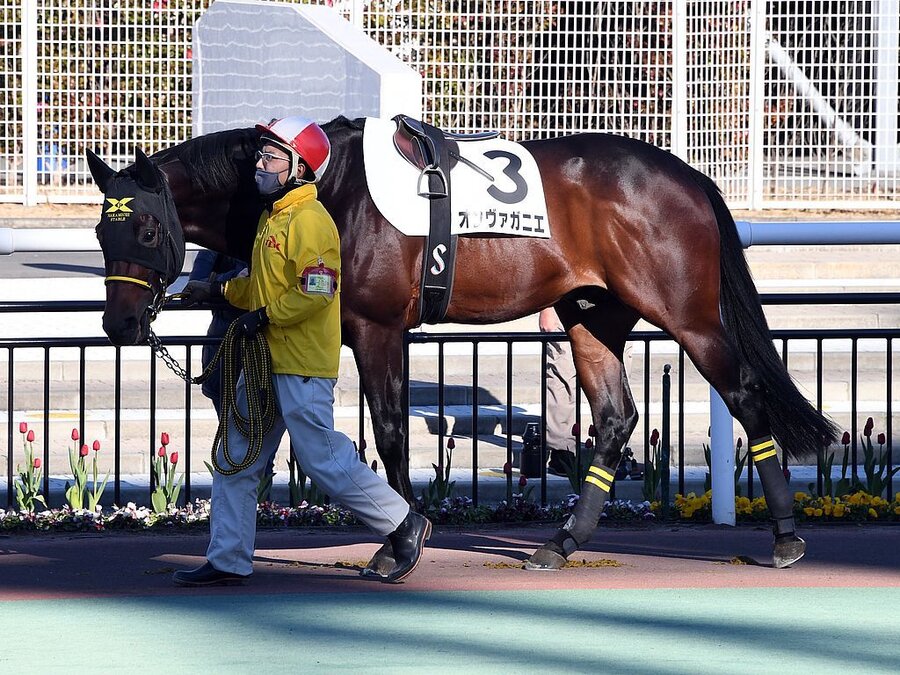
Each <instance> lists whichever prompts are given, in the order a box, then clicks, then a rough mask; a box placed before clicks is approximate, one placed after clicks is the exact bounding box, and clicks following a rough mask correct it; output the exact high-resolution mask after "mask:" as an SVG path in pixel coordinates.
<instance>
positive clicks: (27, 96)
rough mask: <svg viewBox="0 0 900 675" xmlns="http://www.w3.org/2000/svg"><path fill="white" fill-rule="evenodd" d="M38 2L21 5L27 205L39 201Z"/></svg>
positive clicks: (23, 127) (24, 182)
mask: <svg viewBox="0 0 900 675" xmlns="http://www.w3.org/2000/svg"><path fill="white" fill-rule="evenodd" d="M37 24H38V11H37V3H36V2H25V3H23V4H22V183H23V188H24V192H25V194H24V201H25V206H33V205H35V204H37V201H38V182H37V158H38V140H37V132H38V122H37V101H38V88H37V33H38V30H37V28H38V25H37Z"/></svg>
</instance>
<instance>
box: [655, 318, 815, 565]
mask: <svg viewBox="0 0 900 675" xmlns="http://www.w3.org/2000/svg"><path fill="white" fill-rule="evenodd" d="M670 332H672V335H673V337H675V339H676V340H678V342H679V344H681V346H682V347H684V350H685V352H687V354H688V356H690V358H691V361H693V363H694V365H695V366H696V367H697V370H699V371H700V374H701V375H703V377H704V378H706V381H707V382H709V383H710V384H711V385H712V386H713V388H714V389H715V390H716V391H717V392H719V395H720V396H721V397H722V400H723V401H724V402H725V405H726V406H728V410H729V412H731V414H732V415H733V416H734V417H735V418H736V419H737V420H738V422H740V424H741V426H743V427H744V431H745V432H746V433H747V438H748V439H749V442H748V445H749V446H750V457H751V459H752V460H753V463H754V465H755V466H756V471H757V475H759V480H760V483H762V488H763V493H764V494H765V497H766V505H767V506H768V508H769V513H770V514H771V515H772V519H773V521H774V533H775V543H774V553H773V559H774V563H775V567H787V566H788V565H790V564H791V563H795V562H797V561H798V560H799V559H800V558H802V557H803V554H804V553H805V551H806V543H805V542H804V541H803V540H802V539H801V538H800V537H798V536H797V535H796V534H795V525H794V500H793V496H792V495H791V492H790V489H789V487H788V484H787V481H786V480H785V477H784V473H783V472H782V469H781V464H780V462H779V461H778V456H777V454H776V452H775V441H774V440H773V439H772V432H771V427H770V425H769V419H768V415H767V414H766V408H765V399H764V397H765V396H766V395H771V394H767V393H766V392H765V388H764V386H763V385H762V383H761V381H760V378H759V376H758V375H757V374H756V372H755V371H754V368H753V365H752V364H749V363H742V362H741V360H740V359H739V358H738V356H737V354H736V352H735V349H734V347H733V346H732V344H731V341H730V340H729V339H728V337H727V336H726V334H725V331H724V329H723V328H722V325H721V323H720V321H719V318H718V316H716V317H714V318H713V317H709V318H708V319H707V320H706V321H704V320H702V319H701V320H695V321H694V322H693V323H692V324H691V327H690V328H688V329H681V330H677V331H670Z"/></svg>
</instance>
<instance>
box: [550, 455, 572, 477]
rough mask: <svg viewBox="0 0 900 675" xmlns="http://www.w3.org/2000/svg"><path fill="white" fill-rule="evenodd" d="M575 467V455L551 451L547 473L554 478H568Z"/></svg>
mask: <svg viewBox="0 0 900 675" xmlns="http://www.w3.org/2000/svg"><path fill="white" fill-rule="evenodd" d="M574 466H575V454H574V453H572V452H569V451H568V450H551V451H550V461H549V462H548V463H547V473H550V474H553V475H554V476H562V477H563V478H566V477H568V475H569V471H571V469H572V468H573V467H574Z"/></svg>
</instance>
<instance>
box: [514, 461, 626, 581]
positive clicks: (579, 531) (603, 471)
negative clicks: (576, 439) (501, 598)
mask: <svg viewBox="0 0 900 675" xmlns="http://www.w3.org/2000/svg"><path fill="white" fill-rule="evenodd" d="M614 475H615V472H614V471H613V470H611V469H608V468H606V467H604V466H592V467H591V468H590V470H589V472H588V476H587V478H586V479H585V481H584V485H583V486H582V488H581V497H580V498H579V500H578V504H577V505H576V506H575V511H573V512H572V515H571V516H569V519H568V520H567V521H566V524H565V525H563V526H562V527H561V528H560V529H559V530H557V532H556V534H554V535H553V537H551V538H550V540H549V541H548V542H547V543H546V544H544V545H543V546H541V548H539V549H538V550H537V551H535V552H534V554H533V555H532V556H531V557H530V558H529V559H528V560H526V561H525V569H527V570H558V569H561V568H562V567H563V566H564V565H565V564H566V558H568V557H569V556H570V555H572V554H573V553H574V552H575V551H577V550H578V549H579V548H580V547H581V546H582V545H584V544H585V543H587V542H588V541H590V539H591V536H592V535H593V534H594V530H595V529H597V521H599V520H600V514H601V513H602V512H603V506H604V504H606V500H607V499H609V491H610V488H611V487H612V481H613V476H614Z"/></svg>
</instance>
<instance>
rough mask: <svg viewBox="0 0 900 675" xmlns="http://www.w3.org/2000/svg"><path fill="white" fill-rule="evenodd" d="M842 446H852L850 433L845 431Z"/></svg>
mask: <svg viewBox="0 0 900 675" xmlns="http://www.w3.org/2000/svg"><path fill="white" fill-rule="evenodd" d="M841 444H842V445H850V432H849V431H845V432H844V435H843V436H841Z"/></svg>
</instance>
